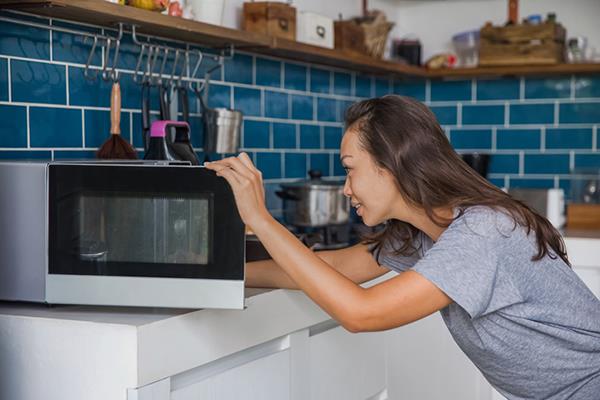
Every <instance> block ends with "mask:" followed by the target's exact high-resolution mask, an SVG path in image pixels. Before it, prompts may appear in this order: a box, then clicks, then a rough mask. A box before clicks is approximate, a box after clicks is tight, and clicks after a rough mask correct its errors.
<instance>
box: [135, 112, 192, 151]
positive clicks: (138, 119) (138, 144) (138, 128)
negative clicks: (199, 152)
mask: <svg viewBox="0 0 600 400" xmlns="http://www.w3.org/2000/svg"><path fill="white" fill-rule="evenodd" d="M159 118H160V117H159V115H158V114H154V113H152V114H150V123H152V122H154V121H156V120H158V119H159ZM132 122H133V124H132V125H133V127H132V133H133V146H134V147H135V148H138V149H141V148H142V147H144V144H143V139H142V114H141V113H135V114H133V121H132ZM191 134H192V139H193V138H194V130H193V129H192V132H191ZM192 143H194V144H196V142H192Z"/></svg>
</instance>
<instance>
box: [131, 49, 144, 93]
mask: <svg viewBox="0 0 600 400" xmlns="http://www.w3.org/2000/svg"><path fill="white" fill-rule="evenodd" d="M141 46H142V48H141V49H140V55H139V56H138V60H137V63H136V64H135V71H134V72H133V81H134V82H135V83H138V82H139V80H140V79H139V78H138V74H139V73H140V72H141V71H140V67H141V66H142V60H143V59H144V50H145V49H146V45H145V44H144V43H142V44H141ZM143 77H144V74H142V79H143Z"/></svg>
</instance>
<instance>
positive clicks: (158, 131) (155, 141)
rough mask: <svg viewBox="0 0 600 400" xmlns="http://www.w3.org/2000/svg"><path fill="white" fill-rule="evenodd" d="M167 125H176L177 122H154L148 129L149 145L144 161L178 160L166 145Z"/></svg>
mask: <svg viewBox="0 0 600 400" xmlns="http://www.w3.org/2000/svg"><path fill="white" fill-rule="evenodd" d="M169 123H174V124H176V123H177V121H154V122H153V123H152V127H151V128H150V143H149V144H148V151H147V152H146V155H145V156H144V160H168V161H175V160H178V159H179V158H178V157H177V156H176V155H175V154H173V151H172V149H171V147H170V146H169V144H168V143H167V138H166V136H167V127H168V125H169Z"/></svg>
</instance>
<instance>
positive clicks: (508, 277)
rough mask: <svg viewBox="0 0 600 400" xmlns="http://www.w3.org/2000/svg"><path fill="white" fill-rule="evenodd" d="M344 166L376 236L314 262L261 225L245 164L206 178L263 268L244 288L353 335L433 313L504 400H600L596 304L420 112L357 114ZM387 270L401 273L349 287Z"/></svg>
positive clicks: (253, 179) (364, 109)
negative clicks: (232, 201) (296, 299)
mask: <svg viewBox="0 0 600 400" xmlns="http://www.w3.org/2000/svg"><path fill="white" fill-rule="evenodd" d="M340 158H341V162H342V164H343V165H344V168H345V169H346V171H347V178H346V182H345V186H344V194H345V195H346V196H348V197H349V198H350V200H351V203H352V206H353V207H355V208H356V212H357V214H358V215H359V216H360V217H361V218H362V220H363V222H364V223H365V224H366V225H368V226H376V225H379V224H385V226H384V228H383V230H381V231H380V232H379V233H378V234H376V235H375V236H372V237H370V238H368V239H367V240H365V241H364V242H363V243H361V244H359V245H357V246H354V247H351V248H348V249H344V250H337V251H330V252H322V253H317V254H315V253H313V252H312V251H310V250H309V249H307V248H306V247H304V246H303V245H302V243H300V242H299V241H298V240H297V239H296V238H295V237H294V236H293V235H292V234H291V233H290V232H288V231H287V230H286V229H285V228H284V227H283V226H282V225H280V224H279V223H278V222H277V221H276V220H275V219H274V218H273V217H272V216H271V215H269V213H268V211H267V209H266V207H265V203H264V193H263V184H262V178H261V174H260V171H258V170H257V169H256V168H255V167H254V166H253V165H252V162H251V161H250V159H249V158H248V156H247V155H246V154H245V153H242V154H240V156H239V157H232V158H226V159H224V160H221V161H217V162H213V163H209V164H208V165H207V168H210V169H212V170H214V171H216V173H217V174H218V175H219V176H222V177H224V178H225V179H227V181H228V182H229V183H230V185H231V187H232V189H233V192H234V194H235V197H236V202H237V206H238V210H239V212H240V215H241V217H242V219H243V220H244V222H245V223H246V224H247V225H248V227H249V228H250V229H252V231H254V233H255V234H256V235H257V236H258V238H259V239H260V240H261V242H262V243H263V245H264V246H265V248H266V249H267V251H268V252H269V253H270V255H271V256H272V261H268V262H260V263H255V265H252V266H249V268H248V280H247V282H248V285H251V286H272V287H288V288H296V287H297V288H300V289H302V290H303V291H304V292H305V293H306V294H307V295H308V296H310V297H311V298H312V299H313V300H314V301H315V302H316V303H317V304H318V305H319V306H321V307H322V308H323V309H324V310H325V311H326V312H328V313H329V314H330V315H331V316H332V317H333V318H335V319H336V320H337V321H339V322H340V323H341V324H342V325H343V326H344V327H345V328H346V329H347V330H349V331H351V332H364V331H380V330H385V329H390V328H395V327H399V326H402V325H404V324H408V323H410V322H413V321H416V320H418V319H420V318H423V317H425V316H427V315H429V314H431V313H433V312H435V311H441V314H442V317H443V319H444V322H445V323H446V325H447V327H448V329H449V330H450V332H451V334H452V335H453V337H454V339H455V340H456V342H457V343H458V345H459V346H460V347H461V349H462V350H463V351H464V352H465V354H466V355H467V356H468V357H469V358H470V359H471V360H472V361H473V362H474V363H475V365H476V366H477V367H478V368H479V369H480V370H481V371H482V372H483V374H484V376H485V377H486V378H487V380H488V381H489V382H490V383H491V384H492V385H493V386H494V387H495V388H496V389H497V390H498V391H499V392H501V393H502V394H504V395H505V396H506V397H508V398H510V399H524V398H527V399H566V398H570V399H595V400H598V399H600V301H598V299H597V298H596V297H595V296H594V295H593V294H592V293H591V292H590V291H589V289H588V288H587V287H586V286H585V285H584V284H583V283H582V281H581V280H580V279H578V277H577V276H576V275H575V273H573V271H572V270H571V269H570V264H569V261H568V259H567V254H566V251H565V246H564V243H563V241H562V238H561V236H560V235H559V233H558V232H557V231H556V230H555V229H554V228H553V227H552V226H551V225H550V224H549V222H548V221H547V220H546V219H544V218H542V217H540V216H539V215H538V214H536V213H535V212H533V211H531V210H530V209H529V208H527V207H526V206H525V205H524V204H522V203H520V202H518V201H516V200H513V199H512V198H510V197H509V196H508V195H507V194H505V193H504V192H502V191H501V190H499V189H497V188H496V187H495V186H493V185H491V184H490V183H489V182H488V181H486V180H485V179H483V178H481V177H480V176H479V175H477V174H476V173H475V172H474V171H473V170H471V169H470V168H469V167H468V166H467V165H466V164H465V163H464V162H462V160H461V159H460V157H459V156H458V155H457V154H456V153H455V152H454V150H453V149H452V147H451V145H450V143H449V142H448V140H447V138H446V136H445V135H444V132H443V131H442V129H441V128H440V126H439V124H438V123H437V122H436V119H435V116H434V115H433V114H432V113H431V111H430V110H429V109H428V108H427V107H426V106H424V105H423V104H421V103H419V102H417V101H415V100H412V99H410V98H406V97H400V96H385V97H382V98H376V99H371V100H366V101H362V102H359V103H356V104H354V105H353V106H351V107H350V108H349V110H348V111H347V113H346V132H345V134H344V137H343V139H342V144H341V152H340ZM380 265H382V266H383V267H382V266H380ZM387 268H391V269H393V270H396V271H398V272H400V273H399V274H398V275H397V276H395V277H393V278H391V279H388V280H386V281H384V282H382V283H379V284H377V285H375V286H373V287H370V288H368V289H365V288H362V287H361V286H359V285H358V283H360V282H363V281H366V280H369V279H372V278H375V277H377V276H379V275H381V274H383V273H385V272H386V271H387Z"/></svg>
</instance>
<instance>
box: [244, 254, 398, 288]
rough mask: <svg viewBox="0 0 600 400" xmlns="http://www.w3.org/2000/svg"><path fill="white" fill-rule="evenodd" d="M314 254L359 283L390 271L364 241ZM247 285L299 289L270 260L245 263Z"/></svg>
mask: <svg viewBox="0 0 600 400" xmlns="http://www.w3.org/2000/svg"><path fill="white" fill-rule="evenodd" d="M315 254H316V255H317V256H318V257H319V258H320V259H321V260H323V261H325V262H326V263H327V264H328V265H330V266H331V267H332V268H334V269H335V270H336V271H338V272H340V273H341V274H342V275H344V276H345V277H347V278H349V279H350V280H352V281H353V282H354V283H357V284H359V283H363V282H366V281H369V280H371V279H375V278H377V277H378V276H381V275H383V274H385V273H386V272H388V271H389V270H388V269H386V268H383V267H381V266H379V265H378V264H377V262H376V261H375V259H374V258H373V256H372V255H371V253H370V252H369V249H368V247H367V246H366V245H364V244H357V245H354V246H352V247H348V248H345V249H340V250H327V251H318V252H315ZM246 286H249V287H268V288H285V289H299V287H298V285H297V284H296V282H294V281H293V280H292V279H291V278H290V276H289V275H288V274H287V273H286V272H285V271H284V270H283V269H282V268H281V267H280V266H279V265H277V263H276V262H275V261H273V260H271V259H270V260H263V261H254V262H249V263H248V264H246Z"/></svg>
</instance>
